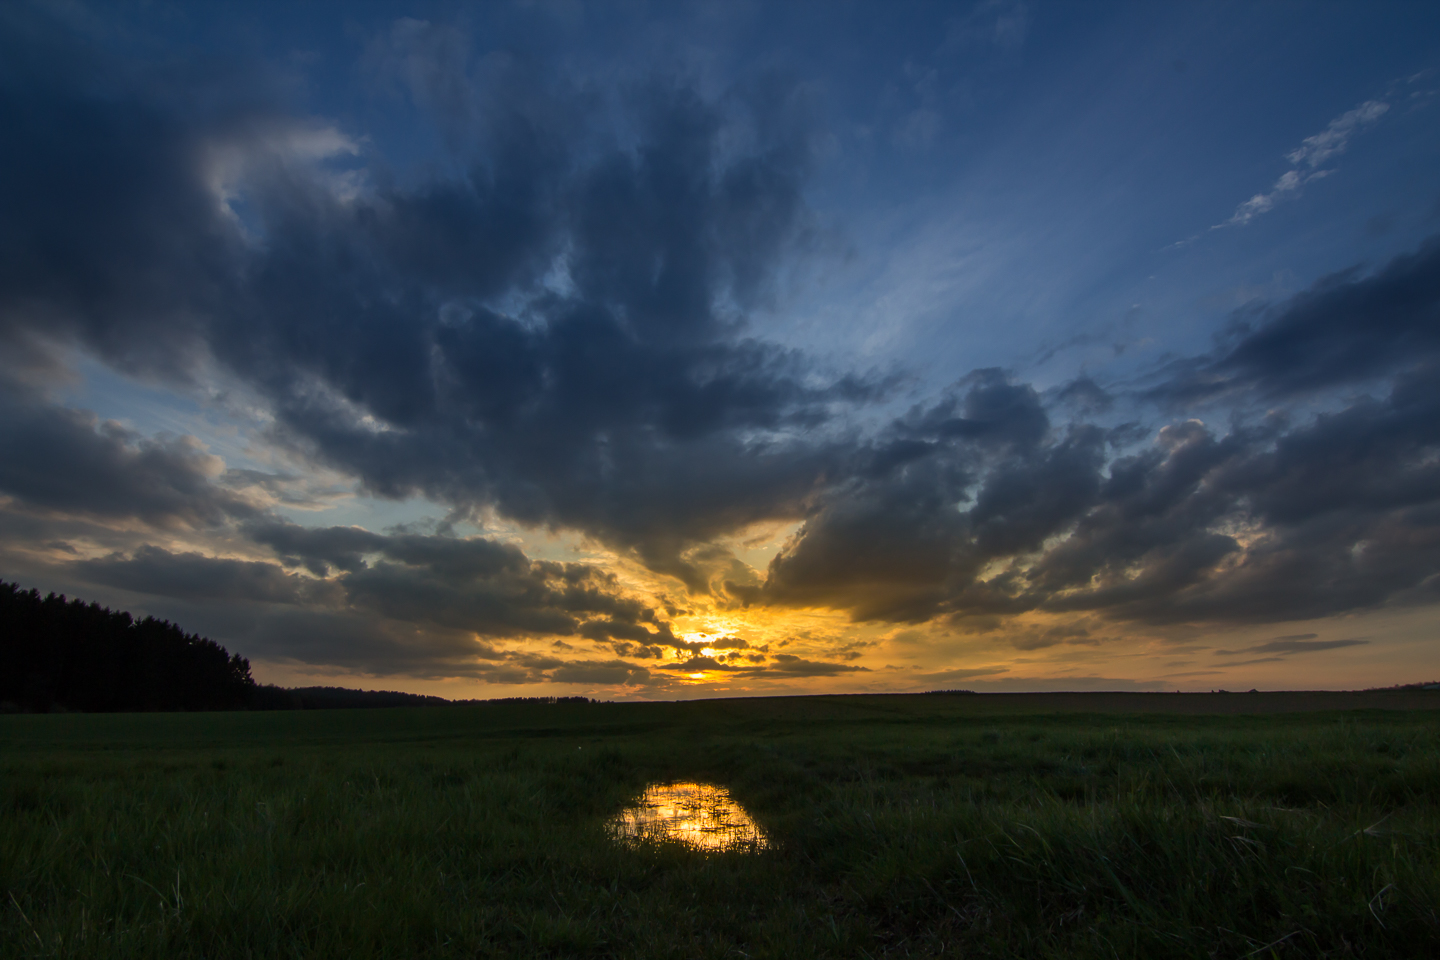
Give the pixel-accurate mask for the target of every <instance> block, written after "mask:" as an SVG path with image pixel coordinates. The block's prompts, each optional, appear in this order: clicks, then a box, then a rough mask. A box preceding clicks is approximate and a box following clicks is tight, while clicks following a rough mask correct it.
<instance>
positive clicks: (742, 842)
mask: <svg viewBox="0 0 1440 960" xmlns="http://www.w3.org/2000/svg"><path fill="white" fill-rule="evenodd" d="M610 829H611V832H612V833H613V834H614V835H615V836H616V837H617V838H619V839H622V840H646V839H649V840H679V841H680V842H681V843H684V844H685V845H687V846H690V847H694V848H695V849H696V850H732V849H734V848H736V847H745V848H750V849H758V848H763V847H765V846H766V845H767V844H768V840H767V839H766V837H765V834H764V833H762V832H761V830H760V828H759V827H758V826H757V825H756V823H755V821H754V820H752V819H751V818H750V815H749V814H748V813H746V812H745V810H744V808H743V807H741V806H740V804H738V803H736V802H735V801H734V800H733V799H731V797H730V791H728V790H726V789H725V788H724V787H717V786H715V785H714V784H710V783H692V782H684V783H666V784H659V783H655V784H651V785H650V786H648V787H646V788H645V793H644V795H643V796H642V797H641V798H640V802H639V803H638V804H636V805H635V806H633V807H627V808H625V809H624V810H621V811H620V813H619V814H617V815H616V817H615V818H614V819H613V820H611V821H610Z"/></svg>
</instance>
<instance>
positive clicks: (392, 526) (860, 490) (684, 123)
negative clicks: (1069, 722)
mask: <svg viewBox="0 0 1440 960" xmlns="http://www.w3.org/2000/svg"><path fill="white" fill-rule="evenodd" d="M0 131H3V133H0V578H3V579H5V580H8V581H12V582H18V583H19V584H20V585H21V586H23V587H27V588H29V587H37V588H39V589H40V590H42V591H50V590H54V591H57V592H63V593H66V594H68V595H71V596H79V597H83V598H86V599H95V600H99V601H100V602H102V603H105V604H107V605H110V606H113V607H120V608H124V609H128V610H131V611H134V612H136V613H145V614H153V615H156V616H161V617H165V618H168V619H171V620H174V621H176V622H178V623H180V624H181V625H182V626H183V627H185V628H186V629H187V630H191V631H195V632H199V633H202V634H204V635H207V636H209V637H211V638H213V639H215V640H218V641H220V642H221V643H223V644H225V645H226V646H227V647H228V648H229V649H230V650H232V651H235V652H239V653H241V654H242V655H245V656H247V657H249V658H250V659H251V662H252V665H253V668H254V672H255V674H256V676H257V678H258V679H261V680H265V681H271V682H278V683H284V684H287V685H294V684H309V683H325V684H335V685H345V686H362V687H370V688H374V687H383V688H388V689H402V690H411V691H417V692H427V693H437V694H440V695H443V696H448V697H494V696H517V695H538V694H584V695H588V696H595V697H604V698H676V697H693V696H739V695H745V694H766V693H787V692H821V691H833V692H849V691H890V690H894V691H900V690H926V689H936V688H970V689H977V690H995V689H1011V690H1017V689H1018V690H1024V689H1032V690H1040V689H1153V690H1174V689H1185V690H1196V689H1201V690H1209V689H1214V688H1227V689H1237V688H1238V689H1249V688H1250V687H1260V688H1353V687H1362V686H1380V685H1388V684H1396V683H1406V682H1412V681H1416V680H1434V679H1440V636H1437V629H1436V626H1437V623H1440V617H1437V615H1440V6H1437V5H1436V4H1434V3H1413V4H1407V3H1399V2H1396V3H1389V4H1374V3H1353V4H1344V3H1323V4H1322V3H1263V2H1262V3H1256V2H1253V0H1246V2H1237V3H1222V2H1213V3H1203V4H1183V3H1153V2H1148V0H1147V2H1140V3H1133V4H1132V3H1110V4H1102V3H1049V2H1039V0H1031V2H1025V3H1021V2H1010V0H981V2H970V3H962V2H955V3H934V4H928V3H918V2H917V3H847V2H825V3H813V4H808V3H794V4H787V3H778V2H777V3H745V2H740V0H736V2H714V3H689V4H687V3H682V2H669V0H667V2H663V3H646V2H643V0H632V2H620V3H615V4H612V5H606V4H601V3H581V2H578V0H554V2H545V0H535V2H508V3H507V2H501V0H496V2H494V3H486V4H476V5H457V4H438V3H436V4H427V3H423V2H415V3H410V4H407V5H400V4H382V3H355V2H347V3H335V4H319V3H307V4H294V3H286V4H274V5H266V4H259V3H244V4H236V5H233V6H222V5H218V4H216V5H210V4H190V3H184V4H178V3H177V4H170V3H165V2H149V3H143V4H141V3H136V4H127V3H106V4H95V5H87V4H84V3H79V2H60V0H56V2H53V3H35V4H29V3H16V2H3V3H0Z"/></svg>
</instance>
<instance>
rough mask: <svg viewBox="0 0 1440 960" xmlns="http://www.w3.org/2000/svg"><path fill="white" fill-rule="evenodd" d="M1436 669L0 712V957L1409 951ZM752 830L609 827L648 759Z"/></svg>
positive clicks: (1434, 745)
mask: <svg viewBox="0 0 1440 960" xmlns="http://www.w3.org/2000/svg"><path fill="white" fill-rule="evenodd" d="M1437 708H1440V692H1433V691H1423V692H1420V691H1412V692H1390V693H1370V694H1330V693H1267V694H1246V693H1230V694H1213V695H1212V694H1204V695H1198V694H1180V695H1177V694H1016V695H980V696H973V695H970V696H967V695H916V696H853V697H806V698H775V699H751V700H713V701H700V702H690V703H655V704H573V703H566V704H553V705H546V704H489V705H487V704H480V705H471V706H454V707H423V708H413V709H396V710H369V711H341V710H336V711H313V712H312V711H305V712H276V713H229V714H118V715H78V714H70V715H19V716H3V717H0V888H3V889H0V898H3V903H0V955H3V956H7V957H8V956H35V957H42V956H43V957H202V956H203V957H212V958H214V957H231V956H248V957H301V956H323V957H331V956H333V957H427V956H433V957H474V956H496V957H502V956H514V957H528V956H555V957H560V956H615V957H677V958H678V957H686V958H691V957H762V956H770V957H808V956H833V957H864V956H870V957H882V956H890V957H900V956H936V955H942V954H944V955H975V956H1014V957H1036V956H1057V957H1058V956H1064V957H1115V956H1121V957H1137V958H1138V957H1208V956H1220V957H1242V956H1259V957H1269V956H1272V955H1273V956H1280V957H1285V956H1336V957H1339V956H1361V957H1391V956H1394V957H1425V956H1436V955H1440V949H1437V948H1440V916H1437V910H1440V806H1437V801H1440V713H1437V712H1435V711H1436V709H1437ZM672 780H697V781H703V782H713V783H717V784H721V785H723V786H726V787H728V788H729V789H730V791H731V793H732V794H733V795H734V797H735V799H736V800H738V801H739V802H740V803H741V804H743V805H744V807H745V808H746V809H747V810H748V811H749V812H750V813H751V814H752V815H753V816H754V818H755V819H756V821H757V822H758V823H759V824H760V825H761V826H762V827H763V829H764V830H765V832H766V833H767V834H768V835H769V836H770V838H771V840H772V843H773V846H772V847H771V848H770V849H766V850H763V851H761V852H760V853H758V854H746V853H739V852H735V853H723V854H709V855H707V854H701V853H697V852H694V851H691V850H689V849H686V848H684V847H681V846H679V845H678V844H651V845H648V846H641V847H638V848H624V847H620V846H618V845H616V844H615V843H614V842H612V841H611V840H610V838H609V836H608V835H607V833H606V830H605V822H606V820H607V818H608V817H610V816H612V815H613V814H614V813H615V812H616V811H617V810H619V809H620V808H621V807H622V806H624V805H625V804H626V803H627V802H629V801H632V800H633V799H634V798H636V797H637V796H638V795H639V794H640V793H641V791H642V790H643V789H644V788H645V786H646V784H648V783H652V782H666V781H672Z"/></svg>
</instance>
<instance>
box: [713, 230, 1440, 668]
mask: <svg viewBox="0 0 1440 960" xmlns="http://www.w3.org/2000/svg"><path fill="white" fill-rule="evenodd" d="M1437 251H1440V246H1437V245H1436V242H1433V241H1432V242H1430V243H1427V244H1426V245H1425V246H1424V247H1423V248H1422V250H1421V251H1420V252H1418V253H1416V254H1414V255H1408V256H1404V257H1401V258H1399V259H1397V260H1396V261H1395V262H1394V263H1393V264H1391V265H1390V266H1388V267H1386V268H1385V269H1383V270H1381V271H1380V272H1378V273H1377V274H1375V275H1374V276H1373V277H1358V276H1347V277H1340V278H1332V279H1330V280H1328V281H1326V282H1325V283H1323V284H1321V285H1320V286H1319V287H1317V288H1316V289H1315V290H1312V291H1310V292H1307V293H1305V294H1302V295H1301V296H1299V297H1297V298H1295V299H1294V300H1293V301H1291V302H1290V303H1287V304H1283V305H1281V306H1280V307H1277V308H1275V309H1274V310H1273V311H1271V313H1272V314H1273V318H1272V319H1271V320H1270V322H1269V325H1267V326H1265V327H1262V328H1260V329H1258V330H1255V331H1252V332H1251V333H1250V334H1249V335H1248V337H1247V339H1245V340H1243V341H1242V342H1241V343H1240V345H1239V346H1237V347H1236V348H1235V349H1234V350H1232V351H1231V352H1230V353H1229V354H1227V355H1226V357H1225V358H1222V359H1220V360H1216V361H1207V363H1211V365H1212V367H1213V369H1215V370H1221V369H1223V370H1230V371H1243V372H1244V377H1246V378H1248V379H1247V380H1245V381H1244V383H1245V384H1248V386H1246V389H1247V390H1252V392H1256V393H1259V394H1264V395H1266V396H1270V397H1278V396H1283V395H1287V394H1293V393H1297V392H1300V391H1302V389H1303V390H1310V389H1312V388H1315V389H1318V387H1319V386H1320V385H1322V384H1330V385H1335V384H1338V383H1341V382H1353V381H1355V380H1357V379H1361V378H1370V379H1373V378H1374V377H1376V376H1378V375H1380V374H1381V373H1385V374H1387V375H1388V379H1385V380H1382V381H1381V382H1380V384H1379V386H1380V391H1381V393H1380V396H1378V397H1375V396H1364V395H1362V396H1359V397H1355V396H1350V397H1348V398H1347V397H1342V396H1339V395H1336V396H1335V397H1333V398H1332V399H1331V405H1330V408H1329V409H1327V410H1326V411H1325V412H1322V413H1319V414H1312V415H1309V416H1304V417H1302V416H1300V415H1299V414H1297V413H1287V412H1286V411H1285V409H1284V408H1275V407H1272V408H1270V409H1269V411H1268V413H1267V415H1266V416H1264V417H1260V418H1258V419H1257V418H1247V417H1245V416H1244V414H1245V412H1246V408H1243V407H1242V408H1240V410H1238V411H1237V413H1238V414H1239V415H1238V416H1236V417H1235V418H1234V419H1232V422H1231V424H1230V426H1229V429H1228V430H1227V431H1223V432H1217V431H1216V430H1215V429H1214V428H1212V427H1211V426H1208V425H1207V424H1205V423H1203V422H1202V421H1200V420H1198V419H1189V420H1177V421H1173V422H1171V423H1169V424H1168V425H1166V426H1164V427H1162V428H1161V429H1159V430H1158V431H1156V432H1155V433H1154V434H1153V435H1152V438H1151V440H1150V442H1148V443H1146V444H1143V445H1140V446H1139V448H1138V449H1136V447H1135V445H1134V442H1133V441H1134V440H1135V434H1134V432H1133V431H1131V432H1128V433H1127V435H1126V437H1125V438H1123V439H1122V440H1121V441H1120V442H1121V444H1122V452H1121V454H1120V455H1119V456H1116V455H1114V454H1113V453H1111V452H1110V451H1111V448H1112V447H1113V446H1114V443H1115V437H1114V434H1113V432H1112V433H1111V434H1108V435H1107V434H1106V433H1104V432H1102V431H1100V430H1099V429H1098V428H1094V427H1088V426H1080V425H1071V426H1070V427H1068V428H1066V429H1064V430H1057V429H1055V428H1054V427H1053V426H1052V425H1050V424H1049V423H1048V421H1047V420H1046V419H1045V414H1044V412H1043V411H1042V410H1041V408H1040V406H1039V403H1038V401H1037V399H1036V398H1035V397H1034V394H1033V391H1031V392H1029V393H1028V394H1027V393H1026V391H1027V390H1028V388H1025V387H1023V386H1020V385H1014V384H1010V383H1008V382H1007V381H1004V379H1003V378H1001V377H1000V376H999V375H998V374H996V373H994V372H987V373H985V374H983V375H977V379H976V380H975V381H974V383H973V384H972V385H971V387H970V392H969V393H968V394H965V395H964V397H963V400H962V397H961V396H960V395H956V396H954V397H951V398H950V399H948V400H946V401H943V402H941V403H939V404H937V405H935V406H933V407H930V408H924V409H919V410H916V411H914V412H912V413H911V414H910V415H908V416H907V417H905V418H902V419H901V420H900V421H897V423H896V424H894V425H893V426H892V428H891V429H890V431H889V433H888V435H886V436H882V438H881V439H879V440H877V441H876V442H875V443H874V444H873V446H872V448H871V453H869V454H868V455H867V456H866V457H863V458H861V462H863V463H864V469H862V470H857V471H856V472H855V473H854V474H853V475H852V479H850V480H849V481H848V482H846V483H844V484H837V485H834V486H833V487H831V488H829V489H828V490H827V491H825V493H824V494H822V495H821V496H819V497H817V498H816V499H815V500H814V501H813V504H814V505H813V506H812V508H811V512H810V514H809V515H808V517H807V519H806V521H805V525H804V527H803V528H802V529H801V530H800V531H799V532H798V533H797V534H796V536H795V538H794V539H793V541H792V542H791V543H790V544H789V545H787V546H786V548H785V549H784V550H783V551H782V552H781V553H780V554H779V555H778V556H777V557H776V558H775V560H774V561H773V562H772V563H771V566H770V570H769V578H768V580H767V581H766V583H765V585H764V586H763V588H753V589H748V590H747V589H744V588H732V593H733V594H735V595H736V596H738V597H741V598H742V599H744V600H746V601H747V602H761V603H764V602H769V603H779V604H790V605H818V606H832V607H840V608H843V609H847V610H849V611H850V612H851V614H852V616H854V617H855V618H856V619H860V620H889V621H897V622H916V621H922V620H927V619H932V618H935V617H951V618H956V619H960V620H971V621H975V622H976V623H977V624H978V623H992V624H993V621H991V620H990V619H988V618H994V617H996V616H1001V617H1003V616H1005V615H1007V614H1015V613H1021V612H1025V611H1033V610H1039V611H1047V612H1053V613H1069V614H1078V613H1081V612H1086V613H1089V612H1096V613H1101V614H1103V615H1104V616H1106V617H1108V618H1113V619H1118V620H1134V621H1143V622H1148V623H1175V622H1185V621H1222V622H1224V621H1229V622H1275V621H1282V620H1287V619H1306V618H1310V617H1316V616H1324V615H1327V614H1333V613H1339V612H1342V611H1346V610H1354V609H1361V608H1366V607H1373V606H1376V605H1379V604H1382V603H1385V602H1389V601H1403V600H1406V599H1412V600H1418V601H1428V600H1433V599H1434V595H1435V592H1436V588H1437V586H1440V583H1437V577H1440V389H1437V387H1436V384H1437V383H1440V377H1437V375H1436V371H1437V370H1440V366H1437V365H1436V362H1435V361H1433V360H1431V359H1430V358H1429V357H1428V356H1427V353H1426V351H1427V350H1428V349H1429V348H1428V347H1425V346H1424V344H1425V343H1428V342H1429V341H1428V340H1427V338H1428V337H1430V336H1432V331H1431V330H1430V327H1429V326H1425V328H1424V329H1423V330H1422V329H1420V326H1422V324H1420V320H1421V319H1423V318H1424V317H1426V316H1429V314H1426V313H1425V311H1427V310H1431V307H1430V306H1426V304H1430V303H1431V302H1432V301H1431V300H1430V299H1427V298H1429V297H1430V293H1428V292H1427V291H1429V290H1430V289H1431V281H1432V280H1433V277H1434V275H1435V274H1436V272H1437V271H1436V267H1437V265H1440V260H1437V259H1436V257H1437V256H1440V254H1437ZM1393 314H1398V316H1396V315H1393ZM1342 321H1343V322H1342ZM1436 329H1440V326H1437V327H1436ZM1392 336H1398V337H1400V339H1401V340H1404V341H1405V342H1406V343H1409V344H1410V347H1409V348H1408V349H1406V350H1392V348H1391V345H1390V342H1389V341H1390V338H1391V337H1392ZM1407 338H1408V339H1407ZM1322 341H1323V343H1322ZM1332 341H1333V343H1334V344H1339V345H1338V346H1334V351H1338V353H1335V354H1334V355H1335V356H1338V355H1340V354H1343V353H1346V352H1354V353H1355V355H1356V356H1357V358H1358V359H1357V365H1356V367H1355V369H1354V372H1353V376H1352V375H1350V374H1346V373H1345V372H1344V371H1342V370H1339V369H1338V368H1337V369H1334V370H1330V369H1329V368H1328V367H1327V366H1326V364H1328V363H1330V360H1329V359H1327V358H1331V357H1332V351H1331V348H1330V347H1327V346H1324V345H1323V344H1329V343H1332ZM1372 341H1373V342H1372ZM1281 343H1293V344H1296V346H1295V347H1294V349H1295V350H1296V351H1298V354H1297V355H1296V356H1295V357H1293V358H1292V359H1293V360H1294V363H1293V364H1292V363H1290V362H1282V360H1281V359H1278V358H1279V357H1280V356H1281V354H1280V353H1277V352H1274V351H1278V350H1279V347H1278V346H1274V345H1276V344H1281ZM1262 344H1268V345H1271V346H1272V347H1274V350H1271V349H1270V347H1267V348H1266V349H1265V350H1262V349H1261V346H1260V345H1262ZM1266 357H1269V358H1271V359H1273V360H1274V363H1275V364H1276V369H1275V370H1274V371H1271V372H1270V373H1267V372H1266V368H1265V366H1264V363H1263V362H1262V358H1266ZM1312 368H1313V369H1312ZM1172 369H1173V368H1172ZM1196 369H1199V368H1198V367H1196V368H1194V369H1189V370H1185V371H1182V372H1181V373H1179V374H1177V375H1176V379H1175V380H1173V381H1172V382H1171V384H1170V386H1171V387H1173V388H1174V389H1173V390H1169V392H1162V393H1157V394H1155V395H1156V396H1163V397H1164V398H1165V399H1166V400H1167V402H1176V401H1177V399H1178V398H1181V397H1184V396H1186V395H1187V391H1190V390H1191V387H1190V386H1187V384H1192V383H1193V382H1194V380H1193V378H1194V376H1195V375H1196V374H1195V370H1196ZM1327 370H1328V372H1326V371H1327ZM1306 371H1310V373H1306ZM1271 373H1273V377H1272V376H1271ZM1312 373H1313V376H1312V375H1311V374H1312ZM1234 376H1235V377H1240V373H1239V372H1235V373H1234ZM1235 383H1237V384H1238V383H1240V381H1239V380H1236V381H1235ZM1167 389H1168V388H1167ZM1226 389H1227V390H1229V389H1230V388H1229V387H1227V388H1226ZM1236 389H1239V388H1238V387H1236ZM1202 393H1203V392H1202ZM1203 395H1204V399H1206V400H1213V399H1214V398H1215V394H1213V393H1203ZM962 405H963V406H964V408H965V410H964V413H963V415H961V416H956V415H955V413H954V411H956V410H957V409H959V408H960V407H961V406H962ZM981 410H988V411H994V412H993V413H991V414H990V415H989V416H980V415H978V411H981ZM972 411H976V412H972ZM1126 448H1128V449H1126ZM1033 640H1034V642H1035V644H1036V645H1044V644H1046V643H1048V642H1049V641H1047V640H1046V639H1045V638H1044V637H1035V638H1033ZM1027 642H1028V641H1027ZM1277 649H1278V648H1277ZM1297 649H1299V648H1297Z"/></svg>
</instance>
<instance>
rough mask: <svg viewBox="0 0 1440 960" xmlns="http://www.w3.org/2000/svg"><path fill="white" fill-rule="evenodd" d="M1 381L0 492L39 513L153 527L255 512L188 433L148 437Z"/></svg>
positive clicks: (198, 524) (215, 521)
mask: <svg viewBox="0 0 1440 960" xmlns="http://www.w3.org/2000/svg"><path fill="white" fill-rule="evenodd" d="M5 387H6V385H4V384H0V451H4V455H3V456H0V493H4V494H8V495H10V496H12V497H14V498H16V499H17V500H19V501H20V502H22V503H24V504H25V505H27V506H28V507H31V508H34V509H38V510H41V511H47V512H53V513H60V514H72V515H82V516H89V517H96V518H104V519H110V520H124V519H131V518H133V519H137V520H141V521H144V522H145V523H148V524H151V525H153V526H158V527H171V528H174V527H210V526H215V525H217V524H220V523H223V522H225V521H227V520H229V519H232V518H237V517H239V518H243V517H247V516H253V515H255V514H256V513H258V510H257V509H256V508H255V507H254V506H253V505H252V504H251V503H250V502H249V501H248V500H246V499H245V498H243V497H242V496H240V495H239V494H237V493H235V492H233V491H229V490H225V489H221V488H219V487H217V486H216V485H215V484H214V483H213V482H212V481H213V480H214V479H215V477H216V476H217V475H218V474H219V472H220V470H221V464H220V460H219V458H217V457H214V456H211V455H210V454H208V453H207V452H206V451H205V450H204V448H203V447H201V446H200V444H199V443H198V442H196V441H195V440H194V438H192V437H159V438H146V437H142V436H140V435H138V434H136V433H135V432H134V431H131V430H129V429H127V428H125V427H124V426H122V425H121V424H118V423H115V422H114V421H105V422H101V421H100V420H99V419H98V418H96V417H95V416H94V415H93V414H90V413H87V412H84V411H76V410H70V409H66V408H64V407H58V406H55V405H53V404H50V403H47V402H45V401H44V400H43V399H41V398H39V397H36V396H34V395H33V394H29V393H27V392H21V391H18V390H15V389H13V387H12V389H6V388H5Z"/></svg>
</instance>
